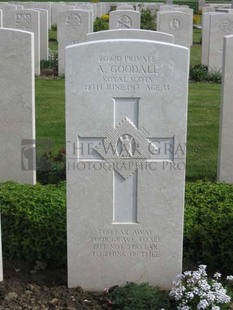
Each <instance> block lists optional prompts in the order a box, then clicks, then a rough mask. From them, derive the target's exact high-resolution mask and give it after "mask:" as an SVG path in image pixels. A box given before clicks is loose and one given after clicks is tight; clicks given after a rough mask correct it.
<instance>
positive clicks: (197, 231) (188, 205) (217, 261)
mask: <svg viewBox="0 0 233 310" xmlns="http://www.w3.org/2000/svg"><path fill="white" fill-rule="evenodd" d="M184 258H185V259H187V260H189V261H191V262H194V263H197V264H199V263H202V264H206V265H207V266H208V268H209V272H215V271H217V270H218V271H220V272H221V273H223V274H231V273H232V266H233V185H232V184H224V183H211V182H204V181H198V182H195V183H188V184H187V185H186V195H185V225H184Z"/></svg>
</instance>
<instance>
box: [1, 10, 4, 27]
mask: <svg viewBox="0 0 233 310" xmlns="http://www.w3.org/2000/svg"><path fill="white" fill-rule="evenodd" d="M0 27H3V17H2V10H0Z"/></svg>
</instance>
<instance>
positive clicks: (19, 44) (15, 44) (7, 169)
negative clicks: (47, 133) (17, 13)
mask: <svg viewBox="0 0 233 310" xmlns="http://www.w3.org/2000/svg"><path fill="white" fill-rule="evenodd" d="M33 54H34V44H33V33H29V32H25V31H19V30H14V29H7V28H1V29H0V67H1V70H0V93H1V97H0V110H1V113H0V145H1V148H0V181H1V182H5V181H10V180H12V181H16V182H19V183H28V184H35V183H36V170H35V168H36V166H35V145H34V144H35V85H34V63H33V60H34V56H33Z"/></svg>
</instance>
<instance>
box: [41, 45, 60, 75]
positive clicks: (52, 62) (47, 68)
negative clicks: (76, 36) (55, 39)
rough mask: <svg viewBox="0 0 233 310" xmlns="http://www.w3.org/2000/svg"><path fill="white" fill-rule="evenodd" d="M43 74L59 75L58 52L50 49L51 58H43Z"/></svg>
mask: <svg viewBox="0 0 233 310" xmlns="http://www.w3.org/2000/svg"><path fill="white" fill-rule="evenodd" d="M40 66H41V69H42V72H41V74H42V75H55V76H57V75H58V52H53V51H51V50H49V59H48V60H41V62H40Z"/></svg>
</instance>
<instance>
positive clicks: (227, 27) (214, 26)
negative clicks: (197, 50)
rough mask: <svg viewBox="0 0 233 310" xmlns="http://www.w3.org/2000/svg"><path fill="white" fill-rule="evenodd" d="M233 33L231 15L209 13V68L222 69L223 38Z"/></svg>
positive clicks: (211, 69) (213, 69) (232, 18)
mask: <svg viewBox="0 0 233 310" xmlns="http://www.w3.org/2000/svg"><path fill="white" fill-rule="evenodd" d="M232 34H233V15H232V14H228V13H226V14H225V13H215V14H213V13H212V14H210V31H209V36H210V38H209V70H210V71H218V70H220V71H221V70H222V57H223V38H224V37H225V36H227V35H232Z"/></svg>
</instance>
